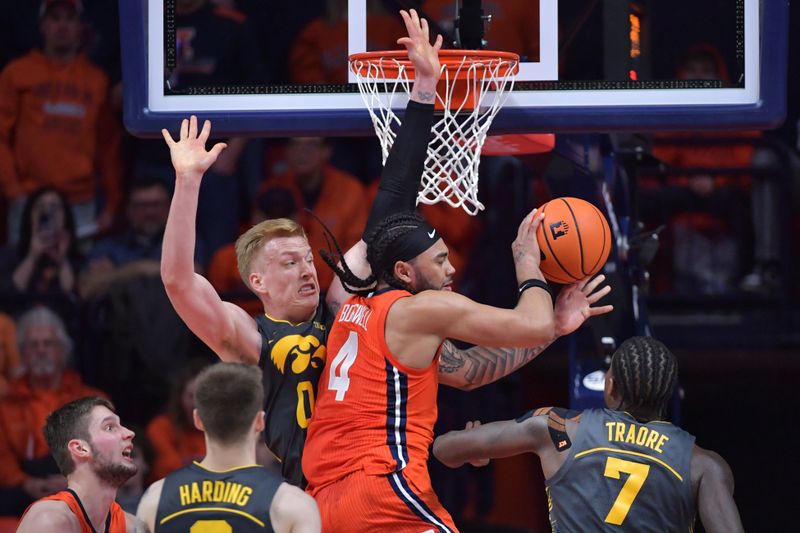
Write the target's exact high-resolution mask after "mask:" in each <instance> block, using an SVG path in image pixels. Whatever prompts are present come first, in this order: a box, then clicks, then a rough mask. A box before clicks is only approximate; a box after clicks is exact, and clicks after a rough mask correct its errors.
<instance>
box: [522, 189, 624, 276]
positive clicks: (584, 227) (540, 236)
mask: <svg viewBox="0 0 800 533" xmlns="http://www.w3.org/2000/svg"><path fill="white" fill-rule="evenodd" d="M539 210H540V211H543V212H544V220H543V221H542V224H541V225H540V226H539V228H538V229H537V230H536V239H537V240H538V241H539V249H540V250H541V252H542V261H541V264H540V268H541V270H542V274H544V277H545V278H547V279H548V280H549V281H553V282H556V283H574V282H576V281H580V280H581V279H583V278H585V277H587V276H593V275H594V274H597V272H599V271H600V269H601V268H603V265H604V264H605V262H606V259H608V253H609V252H610V251H611V230H610V228H609V227H608V221H607V220H606V217H605V216H603V213H601V212H600V210H599V209H598V208H597V207H595V206H594V205H592V204H590V203H589V202H587V201H586V200H581V199H580V198H569V197H564V198H555V199H553V200H550V201H549V202H547V203H545V204H544V205H542V206H541V207H540V208H539Z"/></svg>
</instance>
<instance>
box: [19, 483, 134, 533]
mask: <svg viewBox="0 0 800 533" xmlns="http://www.w3.org/2000/svg"><path fill="white" fill-rule="evenodd" d="M45 500H55V501H62V502H64V503H66V504H67V506H68V507H69V510H70V511H72V514H74V515H75V518H77V519H78V523H79V524H80V525H81V533H95V529H94V527H92V524H91V522H89V517H88V516H87V514H86V510H85V509H84V508H83V504H82V503H81V501H80V500H79V499H78V496H77V495H76V494H75V493H74V492H73V491H72V490H70V489H67V490H62V491H61V492H57V493H55V494H53V495H52V496H45V497H44V498H42V499H40V500H39V501H45ZM25 512H27V511H25ZM103 531H104V532H105V533H125V531H126V526H125V511H123V510H122V507H120V506H119V504H118V503H117V502H111V507H110V508H109V510H108V518H107V519H106V527H105V529H104V530H103Z"/></svg>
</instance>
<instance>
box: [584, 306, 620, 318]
mask: <svg viewBox="0 0 800 533" xmlns="http://www.w3.org/2000/svg"><path fill="white" fill-rule="evenodd" d="M613 310H614V306H613V305H603V306H601V307H590V308H589V316H598V315H604V314H606V313H610V312H611V311H613Z"/></svg>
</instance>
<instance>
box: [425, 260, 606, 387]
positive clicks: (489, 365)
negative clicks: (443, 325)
mask: <svg viewBox="0 0 800 533" xmlns="http://www.w3.org/2000/svg"><path fill="white" fill-rule="evenodd" d="M604 280H605V276H603V275H600V276H597V277H596V278H594V279H591V280H590V279H589V278H586V279H584V280H581V281H580V282H578V283H573V284H572V285H568V286H566V287H564V288H563V289H562V290H561V292H559V294H558V298H556V307H555V311H554V314H555V321H556V326H555V335H554V337H553V339H551V340H550V341H548V342H545V343H543V344H541V345H539V346H535V347H533V348H491V347H484V346H474V347H472V348H468V349H464V350H462V349H459V348H457V347H456V346H455V345H454V344H453V343H452V342H450V341H445V342H444V344H443V346H442V352H441V355H440V358H439V382H440V383H443V384H445V385H449V386H451V387H456V388H459V389H463V390H472V389H475V388H477V387H480V386H482V385H486V384H488V383H492V382H494V381H497V380H498V379H500V378H503V377H505V376H507V375H509V374H511V373H512V372H514V371H515V370H517V369H518V368H520V367H522V366H523V365H526V364H527V363H529V362H531V361H533V360H534V359H535V358H536V356H538V355H539V354H540V353H542V352H543V351H544V350H545V349H546V348H547V347H548V346H550V344H552V343H553V341H555V340H556V339H557V338H558V337H562V336H564V335H569V334H570V333H572V332H573V331H575V330H576V329H578V328H579V327H580V326H581V325H582V324H583V323H584V322H585V321H586V320H587V319H588V318H590V317H593V316H597V315H602V314H605V313H609V312H611V311H612V310H613V309H614V307H613V306H611V305H603V306H598V307H592V305H593V304H595V303H596V302H597V301H598V300H600V299H601V298H603V297H604V296H605V295H607V294H608V293H609V292H611V287H609V286H608V285H605V286H603V287H602V288H601V289H599V290H596V289H597V288H598V287H599V286H600V285H601V284H602V283H603V281H604Z"/></svg>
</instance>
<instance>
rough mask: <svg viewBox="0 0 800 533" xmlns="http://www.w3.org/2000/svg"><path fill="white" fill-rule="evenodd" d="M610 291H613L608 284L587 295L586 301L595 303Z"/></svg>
mask: <svg viewBox="0 0 800 533" xmlns="http://www.w3.org/2000/svg"><path fill="white" fill-rule="evenodd" d="M609 292H611V287H609V286H608V285H606V286H605V287H603V288H602V289H600V290H599V291H597V292H593V293H591V294H590V295H589V296H587V297H586V301H588V302H589V303H590V304H593V303H595V302H596V301H598V300H599V299H600V298H602V297H603V296H605V295H606V294H608V293H609Z"/></svg>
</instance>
